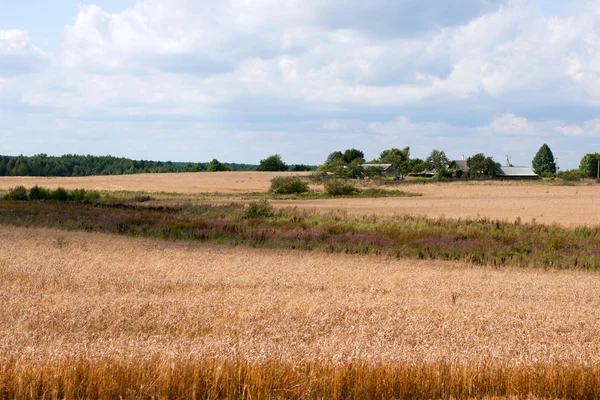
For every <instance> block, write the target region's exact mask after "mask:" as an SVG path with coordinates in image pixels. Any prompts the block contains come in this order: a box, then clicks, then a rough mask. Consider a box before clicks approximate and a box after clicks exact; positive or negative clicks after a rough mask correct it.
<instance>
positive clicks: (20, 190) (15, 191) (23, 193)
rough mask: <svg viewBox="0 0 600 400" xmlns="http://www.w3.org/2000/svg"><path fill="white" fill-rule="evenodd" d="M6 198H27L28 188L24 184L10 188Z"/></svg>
mask: <svg viewBox="0 0 600 400" xmlns="http://www.w3.org/2000/svg"><path fill="white" fill-rule="evenodd" d="M4 198H5V199H6V200H27V199H28V197H27V189H25V187H24V186H17V187H16V188H10V189H9V191H8V193H7V194H6V195H5V196H4Z"/></svg>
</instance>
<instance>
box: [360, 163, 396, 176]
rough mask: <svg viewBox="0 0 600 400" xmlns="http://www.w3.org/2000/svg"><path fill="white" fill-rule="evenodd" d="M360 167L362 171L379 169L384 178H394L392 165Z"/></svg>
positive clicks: (364, 165)
mask: <svg viewBox="0 0 600 400" xmlns="http://www.w3.org/2000/svg"><path fill="white" fill-rule="evenodd" d="M362 167H363V168H364V169H367V168H379V169H380V170H381V173H382V174H383V175H386V176H394V175H395V172H394V167H392V164H363V165H362Z"/></svg>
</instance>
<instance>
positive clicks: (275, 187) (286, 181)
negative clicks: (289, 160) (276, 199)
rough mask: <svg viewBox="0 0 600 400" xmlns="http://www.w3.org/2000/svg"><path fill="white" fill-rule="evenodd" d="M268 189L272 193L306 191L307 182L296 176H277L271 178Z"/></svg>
mask: <svg viewBox="0 0 600 400" xmlns="http://www.w3.org/2000/svg"><path fill="white" fill-rule="evenodd" d="M269 191H270V192H271V193H273V194H293V193H306V192H308V191H309V189H308V182H305V181H303V180H302V179H300V178H299V177H297V176H277V177H275V178H273V179H272V180H271V189H270V190H269Z"/></svg>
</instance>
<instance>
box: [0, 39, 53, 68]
mask: <svg viewBox="0 0 600 400" xmlns="http://www.w3.org/2000/svg"><path fill="white" fill-rule="evenodd" d="M49 62H50V57H49V55H48V54H46V53H45V52H43V51H42V50H40V49H39V48H38V47H36V46H35V45H34V44H33V43H31V40H30V38H29V36H28V35H27V33H26V32H24V31H21V30H18V29H11V30H0V77H2V76H15V75H20V74H28V73H32V72H35V71H38V70H40V69H41V68H43V67H44V66H46V65H47V64H48V63H49Z"/></svg>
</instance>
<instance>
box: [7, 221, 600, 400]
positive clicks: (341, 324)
mask: <svg viewBox="0 0 600 400" xmlns="http://www.w3.org/2000/svg"><path fill="white" fill-rule="evenodd" d="M0 235H1V237H2V240H1V241H0V397H15V396H16V397H30V398H36V397H41V392H40V390H42V391H43V393H44V396H47V397H77V396H81V397H103V398H110V397H118V396H125V397H140V398H147V397H152V396H155V397H171V398H172V397H194V396H193V395H192V394H193V393H192V390H193V387H195V388H196V390H197V392H195V393H196V394H197V395H198V396H199V397H202V396H204V395H206V394H207V393H208V394H210V393H213V392H210V390H209V388H210V387H212V386H210V385H209V386H206V385H208V383H206V382H207V380H210V379H216V382H217V383H218V382H221V383H219V384H217V383H215V382H213V383H212V384H211V385H217V386H218V387H214V390H217V391H219V392H218V393H217V394H218V395H216V394H215V393H213V394H215V396H214V397H227V396H228V395H231V396H233V394H234V393H236V394H235V396H233V397H243V396H245V394H244V393H243V392H244V390H246V389H244V390H241V389H240V388H242V389H243V387H244V385H246V386H247V390H248V391H252V393H254V397H256V395H257V394H258V395H259V397H260V396H263V397H264V396H267V395H269V396H271V395H274V396H280V397H305V396H308V397H330V396H331V397H339V398H341V397H352V396H351V394H352V393H354V394H355V395H356V394H359V393H363V392H364V394H365V396H367V395H368V396H375V397H382V396H383V397H391V394H393V393H396V394H397V393H404V394H405V395H406V396H409V397H410V396H412V397H439V396H443V397H448V396H458V397H465V396H480V395H503V396H506V395H520V396H524V395H527V394H534V395H538V396H562V397H565V396H567V397H568V396H572V395H576V394H577V393H582V394H586V395H590V394H592V395H593V394H595V396H598V395H600V392H599V391H596V392H593V390H592V389H590V388H594V387H596V388H597V387H599V384H600V382H599V381H598V376H599V375H598V372H599V371H600V369H599V368H600V367H599V365H600V336H599V335H598V332H599V330H600V297H599V296H598V293H600V274H599V273H596V272H583V271H547V272H546V271H539V270H519V269H490V268H480V267H477V268H476V267H472V266H469V265H465V264H461V263H450V262H437V261H422V262H417V261H409V260H395V259H386V258H381V257H369V256H347V255H339V254H338V255H328V254H319V253H305V252H293V251H277V250H273V251H271V250H258V249H251V248H228V247H220V246H216V245H206V244H189V243H183V244H182V243H175V242H165V241H158V240H148V239H138V238H123V237H115V236H108V235H100V234H86V233H73V232H62V231H54V230H45V229H24V228H9V227H0ZM241 370H243V373H237V375H236V371H238V372H239V371H241ZM115 371H117V372H115ZM119 371H120V372H119ZM215 374H217V375H218V374H223V377H222V378H218V379H217V378H214V376H215ZM211 377H213V378H211ZM354 381H356V382H357V383H356V384H351V382H354ZM152 382H154V386H152ZM165 382H166V383H165ZM203 382H204V383H203ZM402 382H404V383H402ZM403 384H404V385H407V386H406V388H405V389H401V388H400V387H399V386H398V385H403ZM82 385H83V386H82ZM148 385H150V386H148ZM219 385H221V386H219ZM240 385H241V386H240ZM353 385H354V386H353ZM361 385H362V386H361ZM453 385H454V386H453ZM378 387H380V388H381V389H380V391H378V390H379V389H377V388H378ZM450 387H454V389H452V390H450V389H449V388H450ZM468 387H470V388H471V390H470V391H469V390H467V388H468ZM544 387H547V389H545V390H546V391H544V390H542V389H543V388H544ZM290 388H292V389H290ZM294 388H295V389H294ZM336 388H337V389H336ZM361 388H362V389H361ZM444 388H446V389H447V391H444ZM494 388H495V389H494ZM528 388H529V389H528ZM475 389H477V390H475ZM198 390H199V391H198ZM284 390H291V392H289V393H286V392H282V391H284ZM336 390H337V392H336ZM352 390H355V391H356V392H352ZM394 390H395V392H394ZM411 390H412V392H411ZM419 390H422V392H419ZM435 390H437V392H436V391H435ZM514 390H518V391H519V392H518V393H517V392H514ZM3 391H4V392H3ZM146 391H148V392H146ZM361 391H363V392H361ZM578 391H579V392H578ZM3 393H4V395H3ZM28 393H29V394H28ZM127 393H129V394H127ZM248 393H250V392H248ZM261 393H262V395H260V394H261ZM336 393H337V395H336ZM411 393H412V394H411ZM419 393H421V395H419ZM134 394H135V395H134ZM138 395H139V396H138ZM207 397H211V396H207ZM357 397H360V396H358V395H357Z"/></svg>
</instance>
